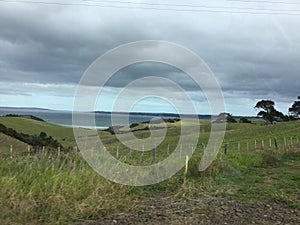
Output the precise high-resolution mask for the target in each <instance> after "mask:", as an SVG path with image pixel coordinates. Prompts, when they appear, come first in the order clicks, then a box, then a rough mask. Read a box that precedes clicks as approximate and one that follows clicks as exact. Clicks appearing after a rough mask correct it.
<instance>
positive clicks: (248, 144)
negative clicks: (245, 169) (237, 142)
mask: <svg viewBox="0 0 300 225" xmlns="http://www.w3.org/2000/svg"><path fill="white" fill-rule="evenodd" d="M247 152H249V142H248V141H247Z"/></svg>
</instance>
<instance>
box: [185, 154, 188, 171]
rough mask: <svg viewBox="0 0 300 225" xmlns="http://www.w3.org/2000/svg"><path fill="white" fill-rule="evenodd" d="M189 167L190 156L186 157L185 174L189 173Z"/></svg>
mask: <svg viewBox="0 0 300 225" xmlns="http://www.w3.org/2000/svg"><path fill="white" fill-rule="evenodd" d="M188 168H189V156H188V155H187V156H186V157H185V174H187V172H188Z"/></svg>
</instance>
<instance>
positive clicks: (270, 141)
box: [269, 138, 272, 149]
mask: <svg viewBox="0 0 300 225" xmlns="http://www.w3.org/2000/svg"><path fill="white" fill-rule="evenodd" d="M269 143H270V145H269V146H270V149H272V138H270V140H269Z"/></svg>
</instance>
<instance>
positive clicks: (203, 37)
mask: <svg viewBox="0 0 300 225" xmlns="http://www.w3.org/2000/svg"><path fill="white" fill-rule="evenodd" d="M297 27H300V17H299V16H293V17H288V16H278V17H272V16H267V15H263V16H257V15H239V14H238V15H231V14H206V13H204V14H202V13H175V12H163V13H162V12H160V11H159V12H157V11H140V10H117V9H107V8H92V7H78V6H77V7H65V6H49V5H48V6H42V5H30V4H11V3H1V5H0V29H1V32H0V49H1V51H0V77H1V81H2V82H8V83H9V82H10V83H12V82H21V83H22V82H28V83H42V84H47V83H54V84H74V85H75V84H77V83H78V81H79V80H80V77H81V75H82V74H83V72H84V71H85V70H86V69H87V68H88V66H89V65H90V64H91V63H92V62H93V61H94V60H95V59H96V58H97V57H98V56H100V55H102V54H104V53H105V52H106V51H108V50H110V49H112V48H114V47H117V46H118V45H120V44H124V43H127V42H131V41H138V40H144V39H157V40H165V41H172V42H176V43H178V44H181V45H183V46H186V47H187V48H189V49H191V50H192V51H194V52H195V53H197V54H199V55H200V56H201V57H202V58H203V60H204V61H205V62H206V63H207V64H208V65H209V66H210V68H211V69H212V71H213V72H214V73H215V75H216V76H217V78H218V80H219V81H220V84H221V86H222V89H223V91H224V92H226V93H228V94H229V95H231V96H237V98H238V97H247V98H263V97H264V96H274V95H277V96H278V98H282V99H285V98H293V97H294V96H297V95H299V94H300V93H299V85H300V83H299V75H300V69H299V64H300V44H299V43H300V42H299V40H300V34H299V32H298V30H297ZM178 59H179V60H182V59H180V57H179V58H178ZM153 75H154V76H157V75H159V76H163V77H166V78H169V79H172V80H174V81H177V82H178V83H179V84H180V85H181V86H183V87H184V88H185V89H186V90H189V91H196V90H198V87H197V86H196V85H195V83H194V82H193V81H191V80H190V79H189V78H188V77H187V76H186V75H184V74H183V73H182V72H181V71H178V70H176V69H174V68H171V67H168V66H161V65H160V66H158V65H153V64H142V65H134V66H131V67H128V68H124V69H123V70H122V71H119V72H118V73H117V74H116V75H115V76H114V77H113V78H112V79H111V80H110V81H109V83H108V85H109V86H111V87H116V88H119V87H122V86H123V85H125V84H128V83H129V82H131V81H132V80H134V79H137V78H141V77H143V76H153ZM90 85H94V84H92V83H91V84H90ZM147 85H149V84H147ZM151 85H153V86H155V87H159V86H160V84H159V83H153V84H151ZM33 88H34V87H33ZM19 91H20V90H18V92H19ZM2 92H3V91H2ZM12 92H13V90H11V91H10V94H11V93H12ZM8 94H9V93H8Z"/></svg>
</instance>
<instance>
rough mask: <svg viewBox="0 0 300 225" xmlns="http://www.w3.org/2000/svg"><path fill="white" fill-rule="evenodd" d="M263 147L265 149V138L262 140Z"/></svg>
mask: <svg viewBox="0 0 300 225" xmlns="http://www.w3.org/2000/svg"><path fill="white" fill-rule="evenodd" d="M261 148H262V149H265V141H264V140H261Z"/></svg>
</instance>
